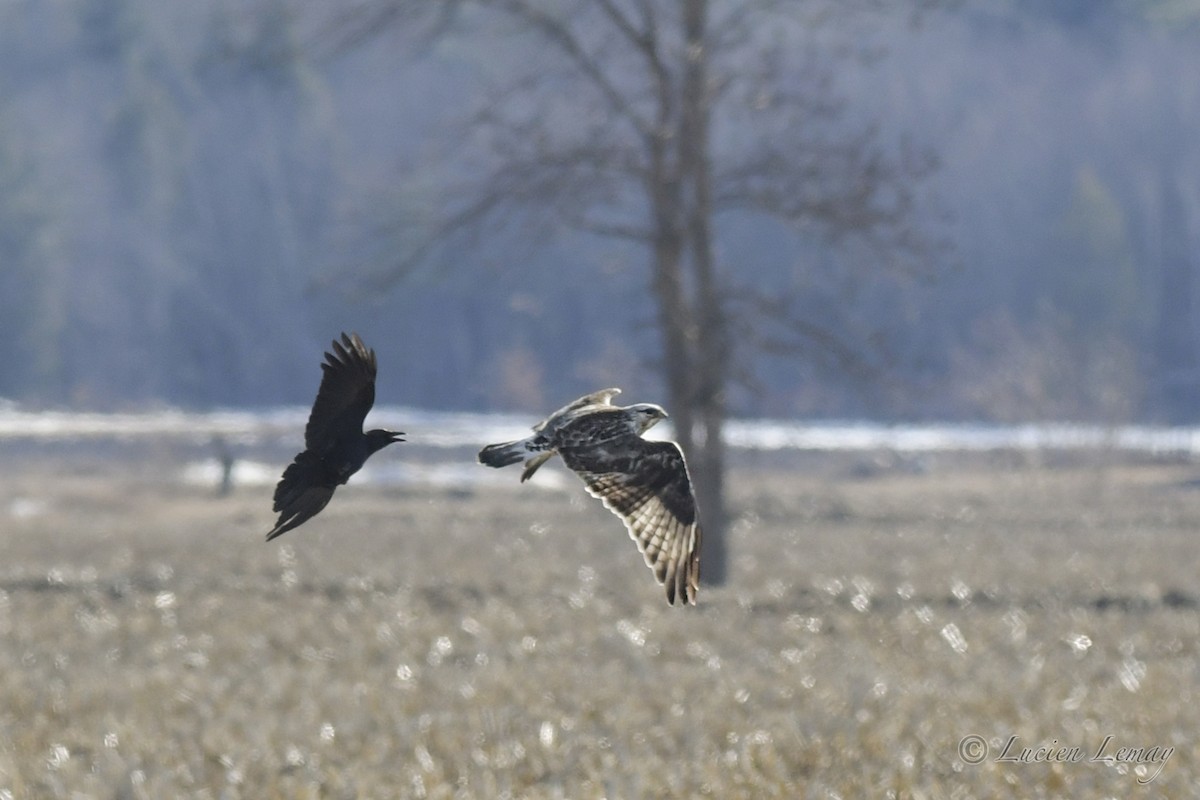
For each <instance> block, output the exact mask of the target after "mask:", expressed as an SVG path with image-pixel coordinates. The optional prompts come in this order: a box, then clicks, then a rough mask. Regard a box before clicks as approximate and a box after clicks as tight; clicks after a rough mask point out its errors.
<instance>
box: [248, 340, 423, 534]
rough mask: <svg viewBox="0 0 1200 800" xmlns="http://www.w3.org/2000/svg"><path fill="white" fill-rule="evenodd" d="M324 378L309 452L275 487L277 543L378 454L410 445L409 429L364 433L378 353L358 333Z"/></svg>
mask: <svg viewBox="0 0 1200 800" xmlns="http://www.w3.org/2000/svg"><path fill="white" fill-rule="evenodd" d="M321 369H322V370H323V371H324V373H325V374H324V376H323V377H322V378H321V388H320V389H319V390H318V391H317V399H316V402H314V403H313V408H312V413H311V414H309V416H308V426H307V427H306V428H305V429H304V447H305V450H304V452H302V453H300V454H299V455H297V456H296V459H295V461H293V462H292V463H291V465H290V466H289V467H288V468H287V469H286V470H284V472H283V477H282V478H281V479H280V481H279V485H278V486H276V487H275V510H276V511H278V512H279V520H278V521H277V522H276V523H275V527H274V528H272V529H271V532H270V533H268V534H267V541H271V540H272V539H274V538H275V537H276V536H279V535H280V534H283V533H287V532H288V531H290V530H291V529H292V528H295V527H296V526H298V525H301V524H303V523H304V522H306V521H307V520H309V519H311V518H312V517H314V516H316V514H317V513H318V512H320V510H321V509H323V508H324V507H325V506H326V505H327V504H328V503H329V500H330V498H332V497H333V490H334V489H336V488H337V487H338V486H340V485H342V484H343V483H345V482H346V481H347V480H349V479H350V476H351V475H353V474H354V473H356V472H358V470H359V469H361V468H362V465H363V464H364V463H366V460H367V459H368V458H369V457H370V456H371V454H372V453H374V452H376V451H377V450H382V449H383V448H385V447H387V446H388V445H389V444H392V443H393V442H402V441H404V440H403V439H401V438H400V437H401V436H403V435H404V432H403V431H385V430H372V431H367V432H366V433H363V430H362V424H363V419H365V418H366V416H367V412H368V411H370V410H371V406H372V405H374V403H375V371H376V364H375V351H374V350H369V349H367V347H366V345H364V344H363V341H362V339H360V338H358V334H357V333H354V334H351V335H350V336H347V335H346V334H344V333H343V334H342V341H341V342H338V341H337V340H334V342H333V352H332V353H326V354H325V361H324V363H322V364H321Z"/></svg>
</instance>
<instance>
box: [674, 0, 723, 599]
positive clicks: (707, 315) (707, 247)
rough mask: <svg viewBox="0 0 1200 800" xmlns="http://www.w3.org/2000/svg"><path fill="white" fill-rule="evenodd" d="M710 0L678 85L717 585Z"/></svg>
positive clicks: (695, 368) (700, 418)
mask: <svg viewBox="0 0 1200 800" xmlns="http://www.w3.org/2000/svg"><path fill="white" fill-rule="evenodd" d="M707 18H708V2H707V0H684V9H683V26H684V37H685V42H686V45H685V48H684V52H685V62H684V70H683V86H682V92H681V95H682V97H681V103H682V107H681V115H680V135H679V149H680V157H679V161H680V164H679V170H680V173H681V176H682V182H683V186H684V187H685V189H686V193H685V195H684V202H685V203H686V208H687V212H686V218H685V223H684V224H685V225H686V230H687V235H686V246H687V250H688V255H689V256H690V261H689V263H690V265H691V267H692V274H693V276H694V279H695V280H694V282H693V283H694V285H693V291H694V294H695V299H694V302H693V308H694V310H695V313H694V314H693V316H692V319H693V321H694V322H693V324H694V325H695V336H694V337H693V342H692V358H691V369H690V374H691V376H692V386H691V396H690V404H691V414H690V416H691V424H692V425H693V430H692V433H691V435H690V436H689V439H690V440H691V444H692V449H691V453H690V455H692V457H693V459H694V462H693V464H692V471H693V476H694V479H695V482H696V494H697V497H698V499H699V502H700V508H701V514H702V517H701V523H702V525H703V532H704V543H703V551H702V556H701V564H702V567H701V572H702V574H703V575H704V580H705V581H706V582H707V583H710V584H715V585H721V584H723V583H725V581H726V577H727V574H728V563H727V562H728V553H727V549H726V546H725V539H726V533H727V523H728V517H727V514H726V509H725V443H724V438H723V433H724V423H725V412H726V409H725V399H724V398H725V383H726V380H727V376H728V361H729V353H728V346H727V341H728V336H727V333H726V319H725V315H724V313H723V311H722V307H721V297H720V288H719V286H718V281H717V278H716V267H715V264H714V263H713V261H714V259H713V246H712V224H711V220H712V214H713V206H712V166H711V160H710V158H709V155H710V154H709V147H710V145H709V120H710V114H709V94H708V92H709V88H708V60H709V57H710V56H709V48H708V41H707V35H706V27H707Z"/></svg>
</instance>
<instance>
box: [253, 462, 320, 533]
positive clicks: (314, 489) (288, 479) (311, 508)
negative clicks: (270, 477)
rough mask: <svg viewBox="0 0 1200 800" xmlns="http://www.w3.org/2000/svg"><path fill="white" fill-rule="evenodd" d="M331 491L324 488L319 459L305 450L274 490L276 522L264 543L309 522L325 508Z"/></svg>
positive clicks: (285, 472) (289, 467)
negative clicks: (277, 517) (277, 514)
mask: <svg viewBox="0 0 1200 800" xmlns="http://www.w3.org/2000/svg"><path fill="white" fill-rule="evenodd" d="M332 497H333V487H332V486H326V485H324V483H323V481H322V475H321V470H320V459H318V458H317V456H315V455H313V454H312V453H310V452H308V451H307V450H306V451H305V452H303V453H301V454H300V455H298V456H296V460H295V461H293V462H292V463H291V464H290V465H288V468H287V469H285V470H284V471H283V477H282V478H281V479H280V480H279V484H278V485H277V486H276V487H275V506H274V508H275V511H277V512H279V519H278V521H276V523H275V527H274V528H272V529H271V531H270V533H268V534H267V541H268V542H269V541H271V540H272V539H274V538H275V537H276V536H279V535H281V534H284V533H287V532H288V531H290V530H292V529H293V528H295V527H298V526H299V525H301V524H303V523H304V522H307V521H308V520H310V519H312V518H313V517H314V516H316V515H317V513H319V512H320V511H321V509H323V508H325V506H326V505H328V504H329V500H330V499H331V498H332Z"/></svg>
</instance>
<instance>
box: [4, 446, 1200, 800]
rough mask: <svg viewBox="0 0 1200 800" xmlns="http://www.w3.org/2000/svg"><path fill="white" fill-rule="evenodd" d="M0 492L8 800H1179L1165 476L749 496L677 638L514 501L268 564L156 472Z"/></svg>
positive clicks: (348, 511)
mask: <svg viewBox="0 0 1200 800" xmlns="http://www.w3.org/2000/svg"><path fill="white" fill-rule="evenodd" d="M413 452H414V451H411V450H410V451H408V452H399V453H396V454H394V455H392V458H394V459H397V460H404V459H406V458H410V459H411V458H414V456H413V455H412V454H413ZM389 455H391V454H389ZM380 458H381V459H384V458H386V456H381V457H380ZM0 466H2V468H3V470H4V473H5V479H4V481H3V484H2V485H0V539H2V543H0V554H2V555H0V798H3V799H4V800H22V799H23V798H71V799H72V800H82V799H83V798H97V799H98V800H126V799H140V798H147V799H149V800H162V799H164V798H213V800H218V799H230V800H233V799H236V798H248V799H249V798H253V800H271V799H272V798H288V799H292V798H337V799H341V798H372V799H382V798H401V797H403V798H599V797H607V798H655V797H684V798H686V797H714V798H770V797H778V798H803V797H812V798H846V799H847V800H850V799H851V798H955V800H963V799H965V798H971V797H978V798H1039V797H1046V798H1052V797H1062V798H1084V797H1088V798H1104V797H1113V798H1128V797H1147V798H1148V797H1171V798H1182V797H1194V796H1197V795H1200V744H1198V742H1200V733H1198V732H1200V608H1198V602H1200V585H1198V578H1197V569H1196V565H1197V562H1198V558H1197V554H1198V551H1200V539H1198V537H1200V488H1198V485H1197V484H1196V483H1195V480H1196V478H1197V477H1200V468H1197V467H1195V466H1187V465H1183V464H1172V463H1145V462H1142V463H1137V462H1133V461H1130V462H1127V463H1113V462H1111V461H1107V462H1106V463H1105V464H1103V465H1089V464H1058V465H1052V466H1047V465H1044V464H1042V465H1039V464H1035V463H1025V462H1022V461H1021V460H1020V459H1016V458H1009V459H1004V458H992V459H985V458H982V457H976V458H973V459H967V458H959V459H950V458H939V459H938V460H936V461H934V462H933V463H932V464H931V465H930V468H929V469H927V470H925V471H922V472H921V473H919V474H917V473H914V472H911V471H905V470H890V469H880V470H861V469H859V470H855V469H850V468H849V465H847V464H841V463H835V462H831V463H823V462H821V460H820V459H815V460H814V461H813V463H807V464H792V465H786V464H772V465H770V466H769V468H768V465H766V464H755V463H752V462H748V463H746V464H744V465H742V467H741V468H740V469H739V470H738V471H737V472H736V474H735V475H734V476H733V485H732V493H733V499H734V503H735V506H736V508H737V510H738V512H739V515H740V516H739V520H738V522H737V526H736V531H735V533H734V535H733V538H732V541H731V546H732V548H733V551H734V553H735V558H734V561H733V573H732V580H731V582H730V584H729V585H728V586H726V587H724V588H713V587H708V588H706V587H704V586H703V585H702V588H701V594H700V605H699V606H698V607H697V608H688V609H680V608H670V607H668V606H667V605H666V603H665V602H664V600H663V596H662V593H661V592H660V590H659V589H658V587H657V586H656V585H655V584H654V582H653V580H652V576H651V574H650V572H649V570H647V569H646V568H645V567H644V566H643V565H642V564H641V561H640V558H639V557H638V555H637V553H636V551H635V549H634V546H633V544H632V543H631V542H630V541H629V539H628V538H627V536H626V535H625V533H624V532H623V530H621V528H620V526H619V523H618V521H617V520H616V519H615V518H614V517H612V516H611V515H609V514H608V513H607V512H606V511H604V510H603V509H602V508H601V507H600V506H599V504H597V503H595V502H594V501H592V500H590V499H589V498H587V497H586V496H585V495H584V493H583V492H582V491H581V490H580V491H572V492H562V491H550V490H547V489H539V488H535V487H530V486H524V487H518V486H517V485H516V477H517V476H516V474H515V473H514V474H513V475H512V478H513V484H514V485H513V486H512V487H511V488H479V489H473V490H469V491H466V490H462V491H450V490H446V489H435V488H430V489H417V488H412V489H404V490H397V489H386V490H385V489H378V488H364V487H361V486H359V487H355V486H350V487H347V488H346V489H343V490H341V492H339V496H338V497H337V498H336V499H335V501H334V503H333V504H332V505H331V506H330V508H329V509H328V510H326V511H325V512H324V513H323V514H322V515H321V516H320V517H318V518H317V519H315V520H313V521H312V522H310V523H308V524H307V525H305V526H303V527H302V528H300V529H298V530H296V531H294V532H292V533H289V534H287V535H286V536H285V537H283V538H282V539H280V540H279V541H278V542H272V543H271V544H269V545H268V544H265V543H264V542H263V534H264V533H265V531H266V530H267V529H268V528H269V527H270V524H271V522H272V521H273V520H272V515H271V514H270V512H269V508H270V490H269V489H266V488H262V487H258V488H253V489H252V488H248V487H247V488H241V489H237V490H236V491H235V492H234V493H233V495H231V496H229V497H225V498H217V497H215V496H214V494H213V493H212V491H211V490H209V489H206V488H197V487H189V486H186V485H184V484H182V483H180V482H179V481H178V480H177V476H178V471H179V467H178V466H177V465H176V464H175V462H173V461H172V460H171V458H170V457H169V454H163V453H157V454H151V455H150V456H148V457H146V458H136V459H131V458H123V459H120V460H116V461H106V460H104V459H101V458H98V457H94V458H79V457H67V456H66V455H65V454H62V453H58V454H55V453H34V454H32V455H28V457H27V460H22V459H18V458H14V457H9V458H6V459H4V460H3V462H2V463H0ZM570 488H572V489H575V488H576V487H575V486H574V485H573V484H572V485H570ZM971 736H978V737H982V740H972V739H967V738H966V737H971ZM1014 736H1015V737H1018V738H1017V739H1016V740H1014V743H1013V744H1012V746H1011V748H1010V751H1009V753H1008V757H1009V758H1011V759H1013V760H998V757H999V756H1001V754H1002V753H1003V749H1004V746H1005V744H1006V743H1007V742H1008V741H1009V740H1010V738H1011V737H1014ZM1107 737H1112V738H1111V739H1108V738H1107ZM964 739H966V742H965V743H964ZM981 745H982V746H983V747H984V748H986V752H984V750H982V749H980V746H981ZM1043 747H1050V748H1067V750H1066V751H1065V752H1058V751H1057V750H1056V751H1054V752H1046V751H1042V752H1038V748H1043ZM960 748H962V751H961V753H960ZM1022 748H1028V749H1027V750H1025V756H1024V759H1023V760H1022V758H1021V750H1022ZM1071 748H1077V750H1071ZM1122 748H1135V749H1133V750H1122ZM1151 748H1160V750H1152V749H1151ZM1162 748H1173V750H1172V751H1171V752H1169V754H1167V753H1165V752H1164V751H1162V750H1161V749H1162ZM1098 750H1099V751H1100V753H1099V755H1100V756H1101V758H1100V759H1096V758H1095V757H1096V755H1097V751H1098ZM964 756H965V757H964ZM1050 756H1057V757H1058V758H1065V759H1066V760H1065V762H1062V761H1060V762H1056V763H1047V758H1048V757H1050ZM968 760H970V761H977V760H978V761H981V763H977V764H972V763H968ZM1139 760H1140V761H1143V762H1144V761H1149V763H1137V762H1138V761H1139Z"/></svg>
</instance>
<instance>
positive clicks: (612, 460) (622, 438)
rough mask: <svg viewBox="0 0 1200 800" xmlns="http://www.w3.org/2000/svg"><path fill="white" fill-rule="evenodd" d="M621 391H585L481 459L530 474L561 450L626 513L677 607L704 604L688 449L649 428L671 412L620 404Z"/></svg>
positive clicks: (593, 487) (607, 501)
mask: <svg viewBox="0 0 1200 800" xmlns="http://www.w3.org/2000/svg"><path fill="white" fill-rule="evenodd" d="M620 392H621V390H620V389H604V390H603V391H599V392H595V393H593V394H589V395H587V396H585V397H581V398H579V399H578V400H576V401H575V402H573V403H571V404H570V405H568V406H565V407H563V408H560V409H559V410H558V411H555V412H554V413H553V414H551V415H550V416H549V417H547V418H546V419H545V420H543V421H542V422H540V423H538V424H537V425H535V426H534V428H533V435H532V436H528V437H526V438H524V439H520V440H518V441H515V442H505V443H503V444H493V445H488V446H487V447H485V448H483V450H481V451H480V452H479V463H481V464H486V465H487V466H489V467H505V466H508V465H509V464H515V463H517V462H518V461H524V462H525V471H524V472H523V473H521V481H522V482H524V481H526V480H528V479H529V477H530V476H531V475H533V473H535V472H536V471H537V470H538V467H540V466H541V465H542V464H544V463H546V461H547V460H549V459H550V458H551V457H552V456H553V455H554V454H555V453H557V454H558V455H560V456H562V459H563V463H564V464H566V465H567V467H568V468H570V469H571V470H573V471H574V472H575V473H576V474H578V475H579V477H581V478H582V479H583V482H584V485H585V486H586V487H587V490H588V492H589V493H590V494H591V495H592V496H593V497H596V498H598V499H599V500H600V501H601V502H602V503H604V505H605V506H607V507H608V509H609V510H611V511H612V512H613V513H614V514H616V515H617V516H618V517H620V518H621V521H622V522H624V523H625V527H626V528H627V529H628V530H629V535H630V536H631V537H632V538H633V540H634V541H635V542H637V546H638V550H640V551H641V553H642V556H643V557H645V559H646V564H647V565H648V566H649V567H650V568H651V569H652V570H654V576H655V577H656V578H657V579H658V582H659V583H660V584H665V586H666V590H667V602H669V603H671V604H672V605H674V604H675V602H676V601H679V602H680V603H684V604H687V603H691V604H693V605H694V604H695V602H696V590H697V589H698V588H699V582H700V521H699V517H698V515H697V512H696V500H695V498H694V497H693V496H692V482H691V479H690V478H689V476H688V471H687V464H686V463H684V460H683V451H681V450H680V449H679V445H677V444H675V443H674V442H655V441H649V440H646V439H643V438H642V436H641V434H642V433H643V432H645V431H646V429H648V428H649V427H650V426H652V425H654V424H655V423H656V422H658V421H659V420H661V419H665V418H666V416H667V412H665V411H663V409H662V408H661V407H659V406H656V405H654V404H652V403H638V404H636V405H632V406H626V407H622V406H614V405H613V404H612V398H613V397H614V396H615V395H617V394H620Z"/></svg>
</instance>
